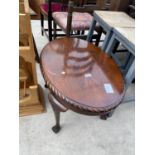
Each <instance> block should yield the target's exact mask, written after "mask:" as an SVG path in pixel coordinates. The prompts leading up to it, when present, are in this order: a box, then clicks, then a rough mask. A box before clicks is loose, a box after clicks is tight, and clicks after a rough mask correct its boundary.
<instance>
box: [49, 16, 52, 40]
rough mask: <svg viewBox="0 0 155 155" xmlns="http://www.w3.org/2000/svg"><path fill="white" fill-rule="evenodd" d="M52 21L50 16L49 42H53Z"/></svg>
mask: <svg viewBox="0 0 155 155" xmlns="http://www.w3.org/2000/svg"><path fill="white" fill-rule="evenodd" d="M51 31H52V20H51V17H50V16H48V35H49V41H52V32H51Z"/></svg>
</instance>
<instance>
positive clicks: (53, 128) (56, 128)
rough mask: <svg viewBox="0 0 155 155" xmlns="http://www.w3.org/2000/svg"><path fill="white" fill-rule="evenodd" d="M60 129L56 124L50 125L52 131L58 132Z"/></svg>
mask: <svg viewBox="0 0 155 155" xmlns="http://www.w3.org/2000/svg"><path fill="white" fill-rule="evenodd" d="M60 129H61V127H60V126H56V125H55V126H53V127H52V130H53V132H54V133H58V132H59V131H60Z"/></svg>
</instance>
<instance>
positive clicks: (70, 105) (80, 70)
mask: <svg viewBox="0 0 155 155" xmlns="http://www.w3.org/2000/svg"><path fill="white" fill-rule="evenodd" d="M41 70H42V74H43V77H44V80H45V82H46V85H47V87H48V89H49V91H50V92H49V101H50V102H51V105H52V107H53V110H54V113H55V118H56V125H55V126H54V127H53V128H52V130H53V131H54V132H55V133H57V132H58V131H59V130H60V112H64V111H66V110H68V109H70V110H73V111H75V112H77V113H80V114H86V115H100V116H101V118H102V119H106V118H107V117H108V116H110V115H111V114H112V112H113V111H114V109H115V108H116V107H117V106H118V105H119V104H120V102H121V100H122V99H123V96H124V93H125V86H124V80H123V76H122V74H121V72H120V70H119V68H118V67H117V65H116V64H115V62H114V61H113V59H112V58H111V57H109V56H108V55H107V54H106V53H104V52H103V51H102V50H101V49H100V48H98V47H96V46H95V45H93V44H91V43H88V42H87V41H84V40H81V39H77V38H67V37H64V38H59V39H56V40H54V41H52V42H49V43H48V44H47V45H46V46H45V47H44V48H43V50H42V53H41Z"/></svg>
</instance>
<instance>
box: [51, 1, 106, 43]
mask: <svg viewBox="0 0 155 155" xmlns="http://www.w3.org/2000/svg"><path fill="white" fill-rule="evenodd" d="M94 10H104V0H103V1H101V0H96V1H94V0H81V1H76V0H74V1H69V4H68V11H65V12H54V13H52V17H53V20H54V34H53V35H54V39H55V38H56V37H57V36H58V35H57V31H56V28H57V25H58V26H59V27H60V28H61V29H62V30H63V31H64V33H65V34H66V35H67V36H70V35H71V36H73V37H80V38H83V39H84V38H86V34H85V32H84V31H86V30H89V28H90V26H91V23H92V20H93V16H92V15H91V14H92V13H93V11H94ZM100 31H101V29H100V27H99V26H97V27H96V32H97V34H98V35H94V38H96V39H97V40H98V41H99V39H98V38H99V37H100V36H99V34H101V33H100ZM69 33H70V34H69ZM98 41H97V42H98ZM97 44H98V43H97Z"/></svg>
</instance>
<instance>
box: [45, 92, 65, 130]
mask: <svg viewBox="0 0 155 155" xmlns="http://www.w3.org/2000/svg"><path fill="white" fill-rule="evenodd" d="M48 99H49V101H50V103H51V105H52V108H53V111H54V115H55V120H56V124H55V126H53V127H52V130H53V132H54V133H58V132H59V131H60V129H61V127H60V112H65V111H67V108H66V107H64V106H62V105H61V104H60V103H59V102H58V101H57V100H56V99H55V98H54V97H53V96H52V94H51V93H49V95H48Z"/></svg>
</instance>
